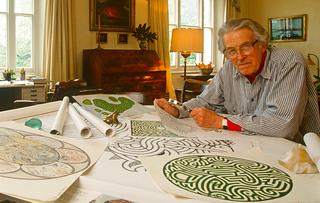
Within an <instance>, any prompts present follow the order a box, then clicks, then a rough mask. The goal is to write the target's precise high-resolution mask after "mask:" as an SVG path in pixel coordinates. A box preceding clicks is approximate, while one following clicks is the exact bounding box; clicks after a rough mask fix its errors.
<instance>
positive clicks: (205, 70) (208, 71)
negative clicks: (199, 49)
mask: <svg viewBox="0 0 320 203" xmlns="http://www.w3.org/2000/svg"><path fill="white" fill-rule="evenodd" d="M198 70H199V73H200V74H201V75H210V74H211V73H212V71H213V68H198Z"/></svg>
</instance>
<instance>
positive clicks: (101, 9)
mask: <svg viewBox="0 0 320 203" xmlns="http://www.w3.org/2000/svg"><path fill="white" fill-rule="evenodd" d="M99 16H100V17H99ZM134 23H135V0H115V1H106V0H90V30H91V31H97V30H98V29H99V27H100V30H101V31H111V32H116V31H117V32H119V31H120V32H132V31H133V30H134V28H135V24H134ZM99 25H100V26H99Z"/></svg>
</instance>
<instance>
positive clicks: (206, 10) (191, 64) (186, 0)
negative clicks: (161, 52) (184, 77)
mask: <svg viewBox="0 0 320 203" xmlns="http://www.w3.org/2000/svg"><path fill="white" fill-rule="evenodd" d="M174 28H196V29H203V31H204V48H203V49H204V52H203V53H202V54H199V53H192V54H191V55H190V56H189V57H188V58H187V66H188V70H191V71H192V70H193V71H195V70H196V68H195V67H196V66H195V63H202V62H203V63H205V64H208V63H210V62H212V61H213V57H214V55H213V45H212V43H213V1H212V0H169V32H170V33H169V35H170V42H169V43H170V44H171V34H172V29H174ZM170 65H171V70H172V72H180V71H182V70H183V65H184V58H183V57H182V56H181V54H180V53H176V52H170Z"/></svg>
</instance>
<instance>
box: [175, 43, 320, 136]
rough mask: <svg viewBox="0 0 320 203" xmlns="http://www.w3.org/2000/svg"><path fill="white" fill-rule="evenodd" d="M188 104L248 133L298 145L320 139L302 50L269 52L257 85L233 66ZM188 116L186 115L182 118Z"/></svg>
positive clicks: (315, 104)
mask: <svg viewBox="0 0 320 203" xmlns="http://www.w3.org/2000/svg"><path fill="white" fill-rule="evenodd" d="M184 105H185V106H186V107H188V108H189V109H193V108H195V107H205V108H207V109H210V110H214V111H215V112H216V113H217V114H218V115H220V116H224V117H225V118H227V119H229V120H230V121H231V122H233V123H235V124H237V125H239V126H241V127H242V131H243V132H245V133H253V134H261V135H267V136H275V137H283V138H287V139H290V140H294V141H297V142H302V138H303V135H304V134H306V133H308V132H314V133H316V134H317V135H319V134H320V122H319V107H318V98H317V95H316V91H315V87H314V85H313V81H312V77H311V75H310V72H309V69H308V66H307V64H306V60H305V59H304V57H303V55H302V54H301V53H300V52H298V51H296V50H290V49H279V48H272V49H267V55H266V60H265V64H264V67H263V69H262V71H261V73H260V74H259V75H258V76H257V77H256V78H255V80H254V82H253V83H252V84H251V83H250V81H249V80H248V79H247V78H246V77H245V76H243V75H242V74H241V73H239V72H238V70H237V69H236V67H235V66H234V65H233V63H232V62H231V61H227V62H226V63H225V64H224V65H223V67H222V68H221V69H220V70H219V72H218V73H217V75H216V76H215V77H214V78H213V80H212V81H211V83H210V84H209V86H208V88H207V89H206V90H205V91H203V92H202V94H201V95H199V96H197V98H195V99H192V100H190V101H187V102H185V103H184ZM226 112H227V113H226ZM185 116H188V113H187V112H185V111H182V110H180V117H185Z"/></svg>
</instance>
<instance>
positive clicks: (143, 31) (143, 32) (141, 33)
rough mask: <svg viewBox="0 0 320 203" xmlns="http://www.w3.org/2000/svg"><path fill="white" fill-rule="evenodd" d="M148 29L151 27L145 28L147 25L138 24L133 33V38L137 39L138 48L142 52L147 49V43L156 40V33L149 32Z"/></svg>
mask: <svg viewBox="0 0 320 203" xmlns="http://www.w3.org/2000/svg"><path fill="white" fill-rule="evenodd" d="M150 28H151V26H148V27H147V24H146V23H145V24H143V25H141V24H139V26H138V27H137V28H136V29H135V31H133V32H132V33H133V35H132V36H133V37H135V38H137V39H138V41H139V47H140V49H142V50H146V49H147V42H149V41H150V42H152V43H153V40H157V39H158V38H157V33H155V32H153V33H152V32H150Z"/></svg>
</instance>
